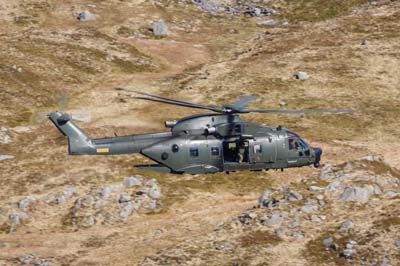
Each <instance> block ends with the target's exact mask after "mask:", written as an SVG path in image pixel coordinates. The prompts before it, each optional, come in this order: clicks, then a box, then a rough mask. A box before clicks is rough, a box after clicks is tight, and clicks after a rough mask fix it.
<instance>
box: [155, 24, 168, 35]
mask: <svg viewBox="0 0 400 266" xmlns="http://www.w3.org/2000/svg"><path fill="white" fill-rule="evenodd" d="M153 34H154V35H155V36H159V37H162V36H167V35H168V34H169V31H168V26H167V24H165V22H164V21H162V20H157V21H154V22H153Z"/></svg>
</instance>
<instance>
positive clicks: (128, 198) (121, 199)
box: [118, 193, 132, 203]
mask: <svg viewBox="0 0 400 266" xmlns="http://www.w3.org/2000/svg"><path fill="white" fill-rule="evenodd" d="M131 200H132V197H131V196H130V195H128V194H125V193H124V194H120V195H119V199H118V202H119V203H124V202H129V201H131Z"/></svg>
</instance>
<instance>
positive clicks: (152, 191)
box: [149, 184, 161, 199]
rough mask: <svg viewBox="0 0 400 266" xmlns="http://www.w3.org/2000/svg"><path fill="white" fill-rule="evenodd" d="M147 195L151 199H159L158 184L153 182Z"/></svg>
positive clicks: (159, 190)
mask: <svg viewBox="0 0 400 266" xmlns="http://www.w3.org/2000/svg"><path fill="white" fill-rule="evenodd" d="M149 196H150V197H152V198H153V199H159V198H160V197H161V189H160V187H159V186H158V184H153V186H152V187H151V188H150V190H149Z"/></svg>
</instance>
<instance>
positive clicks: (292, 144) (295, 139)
mask: <svg viewBox="0 0 400 266" xmlns="http://www.w3.org/2000/svg"><path fill="white" fill-rule="evenodd" d="M287 136H288V140H289V149H290V150H293V149H296V150H297V149H300V148H301V149H302V150H306V149H308V148H309V147H310V146H309V145H308V143H307V142H306V141H305V140H304V139H302V138H300V136H299V135H297V134H296V133H294V132H291V131H288V132H287Z"/></svg>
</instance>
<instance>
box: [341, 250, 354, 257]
mask: <svg viewBox="0 0 400 266" xmlns="http://www.w3.org/2000/svg"><path fill="white" fill-rule="evenodd" d="M354 253H355V250H354V249H348V248H346V249H345V250H343V252H342V253H340V256H341V257H344V258H345V259H349V258H351V256H352V255H353V254H354Z"/></svg>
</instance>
